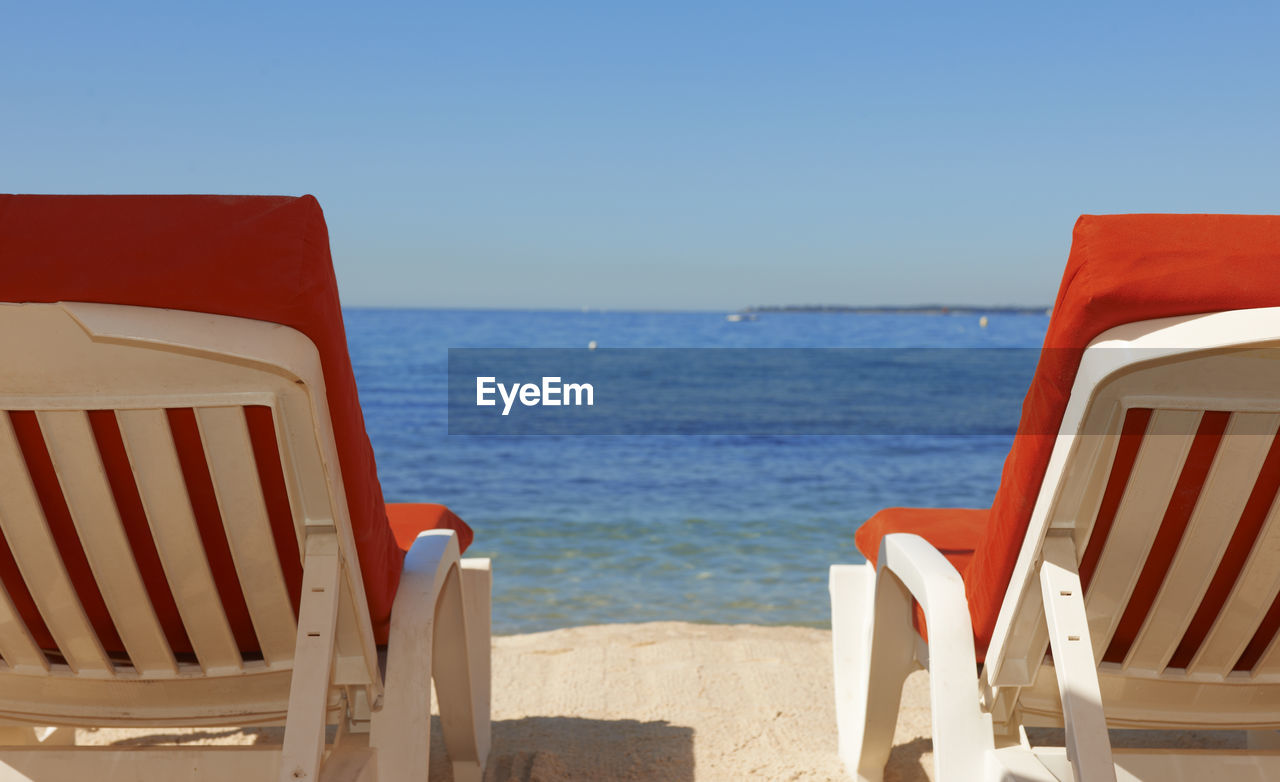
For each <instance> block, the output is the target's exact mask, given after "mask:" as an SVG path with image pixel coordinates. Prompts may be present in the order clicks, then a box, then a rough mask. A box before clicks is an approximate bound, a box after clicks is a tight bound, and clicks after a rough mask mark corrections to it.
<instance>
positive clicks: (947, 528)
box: [854, 508, 991, 662]
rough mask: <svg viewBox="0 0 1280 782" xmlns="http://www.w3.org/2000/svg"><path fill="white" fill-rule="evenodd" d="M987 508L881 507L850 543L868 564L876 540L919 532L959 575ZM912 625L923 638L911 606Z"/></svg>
mask: <svg viewBox="0 0 1280 782" xmlns="http://www.w3.org/2000/svg"><path fill="white" fill-rule="evenodd" d="M990 515H991V511H990V510H988V509H986V508H977V509H975V508H885V509H884V510H882V511H880V512H879V513H877V514H875V515H874V516H872V517H871V518H869V519H867V521H866V523H865V524H863V525H862V526H861V527H859V528H858V531H857V533H856V534H855V535H854V542H855V543H856V544H857V546H858V551H860V552H862V556H864V557H866V558H867V561H868V562H870V563H871V564H872V565H874V564H876V561H877V557H879V555H880V541H881V539H882V538H884V536H885V535H888V534H890V533H894V532H909V533H911V534H913V535H919V536H920V537H922V538H924V539H925V540H927V541H929V543H931V544H933V547H934V548H936V549H938V551H940V552H942V556H944V557H946V558H947V561H948V562H950V563H951V564H952V565H953V566H955V569H956V570H958V571H960V574H961V576H963V575H964V572H965V570H967V569H968V568H969V562H970V561H971V560H972V559H973V549H974V547H975V546H976V545H977V544H978V541H979V540H981V539H982V535H983V533H984V532H985V531H986V528H987V521H988V519H989V517H990ZM915 626H916V629H917V630H918V631H919V632H920V635H921V636H923V637H924V638H925V639H926V640H928V638H929V633H928V630H927V628H926V627H925V622H924V612H923V611H922V610H921V609H920V606H919V605H918V604H917V605H916V606H915ZM985 652H986V646H985V645H984V646H983V647H982V648H980V649H978V662H982V659H983V654H984V653H985Z"/></svg>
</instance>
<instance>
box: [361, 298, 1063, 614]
mask: <svg viewBox="0 0 1280 782" xmlns="http://www.w3.org/2000/svg"><path fill="white" fill-rule="evenodd" d="M345 317H346V325H347V336H348V340H349V343H350V350H351V358H352V362H353V365H354V368H355V374H356V380H357V383H358V385H359V389H360V401H361V404H362V406H363V408H364V413H365V422H366V426H367V428H368V431H369V436H370V438H371V439H372V441H373V447H374V451H375V453H376V455H377V460H378V471H379V475H380V477H381V481H382V485H383V492H384V494H385V495H386V497H387V499H388V501H430V502H442V503H445V504H446V505H448V506H449V507H451V508H452V509H453V510H454V511H455V512H457V513H458V514H459V515H460V516H462V517H463V518H464V519H466V520H467V522H468V523H470V524H471V525H472V527H473V528H474V529H475V531H476V539H475V543H474V544H473V546H472V547H471V549H470V552H469V553H470V554H473V555H478V556H488V557H492V558H493V569H494V594H493V622H494V626H493V628H494V632H495V633H498V634H508V633H523V632H533V631H538V630H550V629H554V628H558V627H565V626H569V625H583V624H599V623H607V622H643V621H654V620H683V621H693V622H715V623H751V624H766V625H775V624H792V625H808V626H814V627H825V626H829V603H828V598H827V591H826V579H827V567H828V565H830V564H831V563H833V562H861V561H862V557H861V556H860V555H859V554H858V552H857V550H856V548H855V547H854V544H853V536H854V532H855V531H856V530H857V528H858V526H859V525H860V524H862V523H863V522H864V521H865V520H866V519H867V518H868V517H869V516H871V515H872V514H873V513H875V512H876V511H877V510H879V509H881V508H884V507H889V506H893V505H912V506H956V507H985V506H988V505H989V504H990V503H991V500H992V497H993V496H994V494H995V490H996V487H997V486H998V484H999V478H1000V471H1001V468H1002V465H1003V462H1004V457H1005V455H1006V454H1007V453H1008V450H1009V446H1010V443H1011V441H1012V432H1013V429H1014V427H1015V426H1016V424H1017V419H1016V415H1017V410H1016V400H1019V399H1021V396H1022V394H1023V393H1024V392H1025V390H1026V387H1027V384H1028V383H1029V382H1030V379H1031V370H1032V369H1033V368H1034V353H1033V352H1032V351H1028V350H1023V351H1016V352H1018V353H1021V354H1022V355H1025V356H1029V357H1030V358H1031V359H1032V360H1029V361H1025V362H1023V363H1024V364H1025V369H1018V370H1017V371H1013V372H1003V373H999V374H997V375H994V376H993V377H992V378H991V379H989V380H975V379H974V378H973V377H971V376H968V375H960V376H957V378H956V382H957V383H965V384H973V383H975V382H987V383H989V384H993V387H992V388H991V389H990V390H991V392H992V393H993V394H994V395H996V396H998V397H1002V398H1004V399H1008V400H1014V404H1013V406H1012V407H1013V409H1011V411H1010V413H1009V417H1010V418H1011V420H1009V421H1008V426H1007V429H1004V430H1002V431H999V432H998V433H984V434H875V435H749V434H748V435H741V434H739V435H664V436H643V435H534V436H493V435H489V436H476V435H458V434H452V435H451V434H448V404H447V402H448V377H447V367H448V351H449V349H451V348H585V347H586V346H587V344H588V343H589V342H593V341H594V342H596V343H597V344H598V345H599V346H600V347H601V348H1023V349H1035V348H1038V347H1039V346H1040V344H1041V343H1042V341H1043V339H1044V334H1045V329H1046V327H1047V326H1048V317H1047V316H1043V315H1026V314H992V315H990V316H989V322H988V325H987V326H986V327H985V328H984V327H981V326H980V325H979V318H978V316H977V315H968V314H966V315H927V314H862V313H762V314H760V315H759V317H758V319H756V320H754V321H749V320H744V321H741V322H730V321H728V320H727V319H726V317H725V314H724V313H669V312H661V313H646V312H598V311H589V312H549V311H501V310H500V311H491V310H398V309H348V310H346V311H345ZM725 382H726V383H727V384H732V383H733V382H734V378H731V377H727V378H725ZM882 390H883V393H884V394H885V395H886V396H888V397H892V396H894V395H896V394H899V393H901V394H906V393H909V392H910V391H911V390H912V389H907V388H901V389H895V388H884V389H882ZM961 396H962V397H963V399H971V398H973V395H972V394H969V395H967V396H965V395H961ZM944 397H945V395H944ZM944 401H945V398H944ZM690 404H697V402H696V400H692V401H691V402H690ZM960 404H961V406H962V405H963V404H967V403H960ZM708 412H709V413H710V411H708ZM716 412H717V414H720V415H722V414H723V411H722V410H721V411H716ZM952 412H953V413H954V415H955V416H956V418H957V420H962V419H963V418H964V417H965V415H966V410H964V409H956V410H954V411H952Z"/></svg>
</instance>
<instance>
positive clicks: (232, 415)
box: [196, 407, 297, 663]
mask: <svg viewBox="0 0 1280 782" xmlns="http://www.w3.org/2000/svg"><path fill="white" fill-rule="evenodd" d="M196 419H197V420H198V421H199V424H200V436H201V439H202V440H203V441H204V448H205V458H206V460H207V461H208V463H209V475H210V477H211V478H212V479H213V485H214V490H215V491H216V493H217V495H218V510H219V512H220V514H221V516H222V524H223V527H224V528H225V529H226V532H227V544H228V546H229V547H230V548H231V556H232V558H233V559H234V560H235V563H236V574H237V576H238V577H239V579H240V587H241V590H242V591H243V593H244V599H245V603H246V605H248V607H249V616H250V617H251V618H252V619H253V629H254V633H256V634H257V636H258V643H259V644H260V645H261V648H262V656H263V658H264V659H265V660H266V661H267V662H268V663H276V662H285V661H288V660H292V659H293V650H294V641H295V640H296V630H297V625H296V620H295V618H294V615H293V604H292V603H291V601H290V600H289V592H288V589H287V587H286V586H285V582H284V574H283V572H282V571H281V569H280V559H279V556H278V555H277V554H276V546H275V540H274V537H273V536H272V534H271V523H270V520H269V519H268V517H267V506H266V504H265V503H264V501H263V498H262V487H261V485H260V483H259V480H258V470H257V467H256V465H255V462H254V459H253V445H252V443H251V442H250V440H249V426H248V424H247V423H246V421H245V417H244V410H243V408H240V407H202V408H198V409H197V410H196Z"/></svg>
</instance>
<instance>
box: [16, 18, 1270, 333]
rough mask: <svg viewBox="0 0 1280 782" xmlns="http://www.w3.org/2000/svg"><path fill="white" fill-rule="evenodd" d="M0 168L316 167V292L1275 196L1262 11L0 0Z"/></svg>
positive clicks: (373, 290) (66, 178) (1038, 289)
mask: <svg viewBox="0 0 1280 782" xmlns="http://www.w3.org/2000/svg"><path fill="white" fill-rule="evenodd" d="M6 5H7V7H6V8H5V10H4V14H3V23H0V191H8V192H45V193H55V192H68V193H93V192H110V193H149V192H217V193H286V194H301V193H313V194H315V195H316V196H317V197H318V198H319V199H320V203H321V204H322V205H323V206H324V208H325V212H326V215H327V217H328V221H329V227H330V234H331V238H332V242H333V249H334V257H335V263H336V264H337V268H338V276H339V281H340V284H341V288H342V293H343V300H344V303H347V304H354V305H418V306H477V307H518V306H528V307H573V308H576V307H580V306H584V305H589V306H593V307H608V308H663V309H667V308H710V309H718V308H725V309H736V308H738V307H741V306H744V305H749V304H769V303H778V304H788V303H811V302H829V303H848V304H876V303H896V304H908V303H920V302H948V303H958V304H963V303H972V304H1004V303H1012V304H1042V303H1048V302H1050V301H1051V300H1052V298H1053V295H1054V293H1055V291H1056V288H1057V284H1058V279H1059V276H1060V273H1061V269H1062V266H1063V264H1064V262H1065V258H1066V252H1067V248H1068V245H1069V242H1070V232H1071V226H1072V223H1073V221H1074V220H1075V218H1076V216H1077V215H1079V214H1080V213H1082V212H1093V213H1106V212H1135V211H1201V212H1203V211H1226V212H1280V45H1278V44H1277V41H1280V12H1277V10H1275V9H1276V8H1277V6H1275V5H1273V4H1266V3H1258V4H1254V5H1249V6H1244V5H1226V4H1222V3H1207V2H1199V3H1195V4H1178V3H1151V4H1144V5H1141V6H1138V5H1134V4H1129V5H1127V6H1126V8H1124V9H1116V8H1112V7H1111V5H1112V4H1098V5H1097V6H1093V7H1077V6H1076V5H1074V4H1071V5H1068V4H1061V3H1054V4H1049V3H1034V2H1032V3H1025V2H1024V3H1018V4H1010V5H1008V6H1006V7H1002V8H995V7H990V6H984V5H982V4H976V3H936V4H924V3H884V4H871V3H853V2H849V3H749V2H735V3H704V4H698V3H688V2H669V1H668V0H650V1H649V2H645V3H635V4H628V5H625V6H624V5H623V4H619V3H609V2H604V3H599V2H595V3H588V2H581V3H556V2H547V3H511V4H507V5H482V4H478V3H469V4H468V3H457V4H443V3H441V4H430V3H412V4H403V5H377V4H365V3H344V4H341V5H327V4H324V3H306V4H303V3H255V4H251V5H244V6H235V7H233V6H232V5H229V4H228V5H225V6H224V5H223V4H209V5H208V7H206V8H203V9H200V10H197V9H194V8H188V7H187V6H188V5H194V4H185V3H173V2H166V3H157V4H154V5H151V6H134V5H124V4H114V3H112V4H98V3H82V4H61V3H17V2H14V3H9V4H6Z"/></svg>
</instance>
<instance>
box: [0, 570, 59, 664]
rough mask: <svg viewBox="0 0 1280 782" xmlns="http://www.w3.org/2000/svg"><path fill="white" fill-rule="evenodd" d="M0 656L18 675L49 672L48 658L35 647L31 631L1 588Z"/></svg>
mask: <svg viewBox="0 0 1280 782" xmlns="http://www.w3.org/2000/svg"><path fill="white" fill-rule="evenodd" d="M0 656H3V657H4V660H5V662H6V663H8V664H9V667H11V668H13V669H14V670H15V671H18V672H20V673H40V672H43V671H48V670H49V658H47V657H45V655H44V652H42V651H40V647H39V646H36V642H35V639H34V638H32V637H31V631H30V630H29V629H28V628H27V625H26V623H25V622H23V621H22V617H21V616H20V615H19V614H18V610H17V608H15V607H14V605H13V601H12V600H10V599H9V595H8V593H6V592H5V591H4V589H3V588H0Z"/></svg>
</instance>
